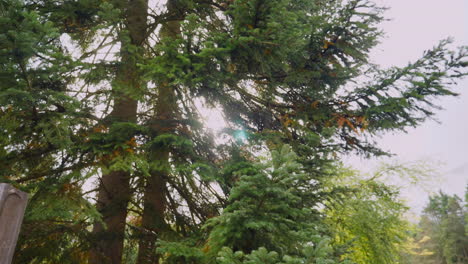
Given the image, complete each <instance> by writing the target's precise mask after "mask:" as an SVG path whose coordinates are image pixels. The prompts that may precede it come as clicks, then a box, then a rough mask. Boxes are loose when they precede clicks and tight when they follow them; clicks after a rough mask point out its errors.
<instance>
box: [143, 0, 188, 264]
mask: <svg viewBox="0 0 468 264" xmlns="http://www.w3.org/2000/svg"><path fill="white" fill-rule="evenodd" d="M167 10H168V12H169V13H170V14H171V15H172V16H174V17H176V18H177V17H179V18H178V19H174V20H172V21H169V22H167V23H166V24H164V25H163V27H162V28H161V32H160V37H161V39H164V38H166V39H168V38H169V39H176V38H178V37H180V20H182V19H183V14H182V13H181V10H180V8H178V7H177V0H168V2H167ZM171 81H172V80H170V79H167V80H166V81H163V82H162V83H160V84H159V86H158V98H157V100H156V105H155V120H154V123H155V126H154V127H153V131H154V135H155V136H158V135H162V134H168V133H169V134H170V133H174V132H175V129H176V126H177V123H176V119H177V111H178V105H177V99H176V95H175V87H173V86H172V85H170V82H171ZM169 154H170V151H169V146H163V147H159V148H158V149H154V150H153V151H152V152H151V153H150V157H149V161H150V163H151V164H153V166H154V167H153V168H152V170H151V177H150V178H149V179H148V180H147V182H146V185H145V191H144V202H143V205H144V209H143V216H142V228H143V229H144V230H145V231H144V234H142V236H141V238H140V241H139V250H138V259H137V263H138V264H157V263H159V259H160V256H159V255H158V254H157V253H156V245H155V244H156V241H157V239H160V238H162V237H164V235H167V234H169V233H170V227H169V225H168V224H167V223H166V221H165V211H166V206H167V201H166V195H168V194H167V186H166V179H167V177H170V175H169V171H170V163H169Z"/></svg>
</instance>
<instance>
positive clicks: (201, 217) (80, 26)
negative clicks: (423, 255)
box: [0, 0, 467, 264]
mask: <svg viewBox="0 0 468 264" xmlns="http://www.w3.org/2000/svg"><path fill="white" fill-rule="evenodd" d="M155 2H156V3H153V2H148V1H145V0H104V1H101V0H95V1H89V0H61V1H50V0H0V14H1V16H0V25H1V26H0V55H1V56H0V181H2V182H8V183H11V184H13V185H15V186H16V187H18V188H21V189H23V190H25V191H27V192H29V193H30V194H31V199H30V203H29V206H28V209H27V213H26V217H25V220H24V224H23V230H22V234H21V237H20V240H19V243H18V248H17V250H16V256H15V261H16V263H90V264H97V263H100V264H101V263H113V264H119V263H122V262H123V263H138V264H144V263H250V264H253V263H290V264H291V263H395V262H396V261H397V260H396V259H394V258H393V257H392V256H393V254H394V253H395V252H396V247H397V246H398V244H399V243H402V242H401V241H402V239H401V236H402V234H401V232H400V231H401V230H400V229H399V227H402V226H403V225H404V224H405V223H404V222H403V221H400V220H399V219H400V218H399V217H400V215H401V213H402V212H403V211H404V207H403V206H402V204H401V203H399V202H398V201H396V200H395V199H396V197H397V193H396V191H395V190H394V189H392V187H391V186H385V185H383V184H382V183H380V182H376V181H367V182H355V183H352V184H350V185H349V184H344V185H343V184H339V183H337V182H336V181H335V182H334V181H333V180H330V179H333V177H337V178H340V177H344V176H343V173H344V174H346V172H343V171H342V170H341V169H340V166H339V159H338V156H339V155H338V154H343V155H345V154H348V153H350V152H357V153H360V154H363V155H366V156H370V155H382V154H385V152H384V151H382V150H380V149H379V147H378V146H377V145H376V144H375V142H373V136H374V135H377V134H378V133H381V132H385V131H392V130H404V129H405V128H406V127H408V126H416V125H418V124H420V123H421V122H423V121H424V120H425V119H426V118H428V117H430V116H432V115H433V110H434V109H437V105H436V103H435V100H436V98H437V97H439V96H452V95H455V93H454V92H453V91H452V90H450V86H451V85H452V84H453V83H455V82H456V81H457V80H458V79H459V78H461V77H462V76H464V75H465V74H466V73H465V69H464V68H465V66H466V62H465V61H464V60H465V59H466V57H467V48H466V47H462V48H460V49H458V50H457V51H450V50H449V49H447V45H448V44H449V43H450V41H449V40H443V41H441V42H440V44H438V45H436V46H435V47H434V48H433V49H432V50H429V51H426V52H424V53H423V56H422V57H421V58H420V59H418V60H417V61H415V62H414V63H410V64H408V65H407V66H405V67H402V68H397V67H393V68H390V69H380V68H379V67H377V66H375V65H372V64H370V63H369V61H368V53H369V51H370V49H371V48H372V47H374V46H375V45H376V44H377V43H378V39H379V36H380V35H381V32H380V31H379V30H378V29H377V25H378V23H379V22H381V21H382V20H383V17H382V12H383V9H382V8H379V7H377V6H375V5H374V4H373V3H372V2H370V1H366V0H336V1H323V0H269V1H266V0H227V1H215V0H168V1H167V2H165V1H162V2H160V1H155ZM206 108H208V109H216V110H217V111H220V112H222V113H223V115H224V118H225V121H226V123H227V124H226V128H225V129H224V130H223V131H221V132H220V133H219V134H218V135H214V134H213V132H212V131H211V130H209V129H208V128H206V126H205V124H204V122H203V112H204V111H206V110H203V109H206ZM239 135H243V136H241V137H240V136H239ZM270 153H271V154H270ZM269 155H271V156H269ZM333 182H334V183H333ZM363 252H368V253H367V254H365V255H363V254H362V253H363Z"/></svg>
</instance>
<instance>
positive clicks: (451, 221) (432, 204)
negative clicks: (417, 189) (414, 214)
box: [411, 192, 468, 264]
mask: <svg viewBox="0 0 468 264" xmlns="http://www.w3.org/2000/svg"><path fill="white" fill-rule="evenodd" d="M464 206H465V207H464ZM466 215H467V211H466V205H463V201H462V200H461V199H460V198H459V197H458V196H456V195H453V196H450V195H447V194H445V193H442V192H439V193H438V194H436V195H433V196H431V197H430V199H429V203H428V204H427V206H426V208H425V209H424V212H423V216H422V217H421V220H420V222H419V231H418V232H417V233H416V235H415V239H416V240H418V239H419V240H422V239H423V238H427V239H424V241H423V242H421V243H420V244H421V245H420V246H419V248H418V250H417V251H415V252H414V256H413V257H412V259H411V260H412V263H420V262H424V263H429V264H430V263H447V264H461V263H466V262H467V261H468V254H467V252H468V248H467V245H468V236H467V235H466V233H465V232H464V231H465V226H466ZM424 252H427V254H421V253H424Z"/></svg>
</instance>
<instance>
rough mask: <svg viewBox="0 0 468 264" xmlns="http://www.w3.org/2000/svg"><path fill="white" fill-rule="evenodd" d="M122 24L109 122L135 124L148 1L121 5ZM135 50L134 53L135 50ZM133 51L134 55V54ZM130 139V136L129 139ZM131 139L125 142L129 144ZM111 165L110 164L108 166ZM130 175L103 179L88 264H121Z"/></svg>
mask: <svg viewBox="0 0 468 264" xmlns="http://www.w3.org/2000/svg"><path fill="white" fill-rule="evenodd" d="M121 6H122V8H124V9H125V10H122V12H123V13H124V14H125V18H126V21H125V24H126V26H127V28H126V29H127V32H128V34H129V36H121V37H122V38H128V37H129V38H130V43H128V42H127V41H125V40H123V41H121V49H120V54H121V62H120V68H119V71H118V74H117V77H116V80H115V81H114V83H113V86H112V89H113V98H114V106H113V110H112V112H111V113H110V115H109V116H108V120H109V122H131V123H135V122H137V105H138V101H137V99H136V98H134V96H135V95H137V94H139V93H140V90H141V86H142V80H141V75H140V73H139V71H138V68H137V62H138V59H140V58H141V57H142V54H143V48H142V45H143V42H144V38H145V36H146V29H147V12H148V11H147V9H148V2H147V0H129V1H125V3H123V4H122V5H121ZM135 48H136V49H135ZM135 50H136V51H135ZM129 137H130V138H131V136H129ZM130 138H128V139H126V140H130ZM110 163H112V161H111V162H110ZM130 176H131V175H130V174H129V173H128V172H127V171H111V172H109V173H107V174H104V175H102V178H101V182H100V185H99V190H98V195H97V205H96V207H97V209H98V211H99V212H100V213H101V215H102V223H101V222H96V223H95V224H94V227H93V237H94V239H95V245H94V246H93V248H92V249H91V250H90V253H89V259H88V263H90V264H106V263H110V264H120V263H121V262H122V253H123V244H124V238H125V226H126V218H127V205H128V202H129V201H130V198H131V195H132V193H131V188H130Z"/></svg>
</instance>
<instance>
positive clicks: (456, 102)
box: [348, 0, 468, 211]
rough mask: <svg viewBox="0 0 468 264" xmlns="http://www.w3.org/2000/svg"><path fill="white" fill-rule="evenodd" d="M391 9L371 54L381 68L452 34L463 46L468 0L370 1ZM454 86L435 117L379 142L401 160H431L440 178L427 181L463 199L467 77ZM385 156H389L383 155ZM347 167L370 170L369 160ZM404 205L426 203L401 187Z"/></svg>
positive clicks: (467, 170) (467, 159)
mask: <svg viewBox="0 0 468 264" xmlns="http://www.w3.org/2000/svg"><path fill="white" fill-rule="evenodd" d="M375 2H376V3H378V4H383V5H384V6H387V7H389V8H390V10H388V11H387V12H386V17H387V18H390V19H391V20H390V21H387V22H384V23H383V24H382V29H383V30H384V31H385V32H386V38H385V39H383V40H382V43H381V44H380V45H379V46H378V47H377V48H376V49H375V50H374V51H373V53H372V54H371V58H372V60H373V61H374V62H376V63H378V64H380V65H382V66H391V65H396V66H403V65H405V64H406V63H408V62H409V61H414V60H415V59H417V58H418V57H420V56H421V54H422V51H423V50H427V49H430V48H431V47H433V46H434V45H436V44H437V43H438V41H439V40H441V39H444V38H447V37H453V38H454V40H455V42H454V47H456V46H462V45H468V1H467V0H445V1H441V0H375ZM454 90H455V91H456V92H458V93H460V96H459V97H457V98H444V99H443V100H441V101H440V104H439V105H441V106H442V107H443V108H444V110H442V111H438V112H437V115H436V119H437V120H438V121H439V122H440V123H437V122H435V121H427V122H426V123H425V124H424V125H422V126H420V127H418V128H416V129H409V130H408V133H407V134H404V133H398V134H393V135H391V134H389V135H385V136H383V137H382V138H381V140H379V143H380V146H383V147H384V148H385V149H387V150H390V151H391V152H393V153H395V154H396V155H397V157H396V158H397V159H398V160H400V161H403V162H408V161H416V160H421V159H425V160H430V161H432V162H433V164H434V165H435V166H436V164H437V163H441V164H440V165H438V166H436V167H437V168H438V172H439V173H440V177H441V180H440V181H439V182H437V183H434V184H433V185H432V189H433V191H437V190H438V189H439V188H440V189H442V190H443V191H444V192H447V193H451V194H453V193H456V194H458V195H459V196H461V197H463V194H464V190H465V188H466V185H467V184H468V78H465V79H464V80H462V81H461V82H459V84H458V85H457V86H455V87H454ZM387 160H388V159H387ZM348 162H349V163H351V165H353V166H355V167H357V168H360V169H364V170H370V169H371V167H373V166H375V164H376V163H378V162H379V161H376V160H375V159H374V160H373V161H371V162H369V161H363V160H359V159H355V158H354V159H350V160H349V161H348ZM406 196H407V198H408V203H409V204H410V206H412V207H413V208H414V209H416V210H417V211H419V210H420V209H421V208H422V206H423V205H424V204H425V203H426V201H427V193H425V192H422V191H418V190H415V189H414V188H413V189H409V190H407V191H406Z"/></svg>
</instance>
